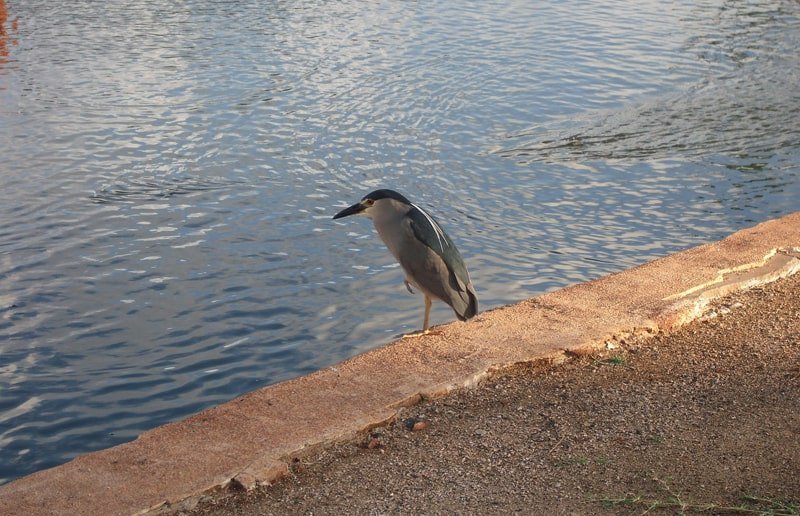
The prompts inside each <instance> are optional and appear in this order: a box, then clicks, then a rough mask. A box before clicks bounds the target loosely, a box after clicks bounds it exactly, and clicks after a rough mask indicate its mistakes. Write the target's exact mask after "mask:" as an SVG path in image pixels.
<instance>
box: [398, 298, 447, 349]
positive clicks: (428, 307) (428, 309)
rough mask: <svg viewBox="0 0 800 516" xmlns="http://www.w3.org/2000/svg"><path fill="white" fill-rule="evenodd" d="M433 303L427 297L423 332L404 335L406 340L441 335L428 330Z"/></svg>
mask: <svg viewBox="0 0 800 516" xmlns="http://www.w3.org/2000/svg"><path fill="white" fill-rule="evenodd" d="M432 304H433V301H432V300H431V298H429V297H428V296H425V320H424V321H422V331H415V332H414V333H408V334H406V335H403V338H404V339H409V338H412V337H424V336H425V335H441V332H439V331H431V330H429V329H428V322H429V321H430V315H431V305H432Z"/></svg>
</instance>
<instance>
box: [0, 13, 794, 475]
mask: <svg viewBox="0 0 800 516" xmlns="http://www.w3.org/2000/svg"><path fill="white" fill-rule="evenodd" d="M798 15H800V4H798V3H797V2H796V1H777V0H774V1H769V0H753V1H746V2H745V1H702V0H698V1H683V2H676V3H669V4H664V3H663V2H660V1H658V2H657V1H641V2H628V1H622V0H611V1H604V2H599V1H597V2H587V1H580V0H567V1H565V2H551V3H539V2H513V1H510V2H453V1H434V2H420V3H413V2H389V1H383V2H381V1H378V2H358V1H345V2H324V1H299V2H281V1H273V2H263V1H249V2H247V1H229V0H226V1H219V2H214V1H208V0H203V1H192V0H189V1H183V2H156V1H154V0H150V1H148V0H126V1H125V2H121V1H116V0H112V1H109V2H87V1H83V2H51V1H45V0H24V1H22V0H18V1H12V0H0V27H2V30H1V31H0V172H1V174H0V185H2V188H0V411H1V412H0V482H2V481H7V480H9V479H11V478H14V477H17V476H19V475H23V474H26V473H30V472H32V471H35V470H38V469H41V468H44V467H48V466H52V465H55V464H58V463H61V462H64V461H66V460H68V459H70V458H72V457H74V456H75V455H76V454H80V453H84V452H87V451H91V450H96V449H100V448H103V447H107V446H110V445H113V444H116V443H120V442H123V441H126V440H130V439H132V438H134V437H135V436H136V435H137V434H138V433H140V432H141V431H143V430H145V429H148V428H152V427H154V426H157V425H159V424H161V423H165V422H167V421H171V420H175V419H179V418H182V417H184V416H187V415H189V414H191V413H193V412H196V411H198V410H200V409H202V408H204V407H208V406H210V405H213V404H216V403H220V402H223V401H225V400H228V399H231V398H233V397H235V396H237V395H239V394H242V393H245V392H247V391H250V390H253V389H255V388H258V387H261V386H264V385H268V384H270V383H274V382H276V381H279V380H283V379H287V378H290V377H293V376H296V375H299V374H303V373H307V372H309V371H312V370H314V369H317V368H320V367H324V366H326V365H329V364H332V363H334V362H336V361H339V360H341V359H343V358H344V357H347V356H350V355H353V354H355V353H358V352H361V351H364V350H366V349H369V348H371V347H374V346H377V345H379V344H381V343H384V342H387V341H389V340H390V339H392V338H393V337H394V336H397V335H398V334H400V333H403V332H407V331H411V330H414V329H416V328H418V327H419V326H420V324H421V318H422V302H421V298H419V297H415V296H411V295H408V294H407V293H406V291H405V288H404V287H403V284H402V274H401V272H400V271H399V270H398V268H397V267H396V266H395V265H394V264H393V262H392V259H391V258H390V256H389V254H388V252H386V250H385V249H384V248H383V246H382V244H381V243H380V242H379V241H378V239H377V238H376V237H375V235H374V234H373V231H372V228H371V225H370V224H369V222H368V221H365V220H353V219H345V220H344V221H342V223H339V221H337V222H333V221H332V220H330V217H331V215H332V214H333V213H335V212H336V211H337V209H338V208H339V207H341V206H343V205H345V204H349V203H352V202H354V201H356V200H357V199H359V198H360V197H361V196H362V195H363V194H365V193H366V192H368V191H369V190H370V189H373V188H376V187H379V186H381V187H393V188H396V189H398V190H400V191H402V192H404V193H406V194H407V195H408V196H409V197H411V198H412V199H414V200H415V201H416V202H417V203H418V204H421V205H423V206H426V207H428V208H429V209H430V210H431V211H432V212H434V213H435V214H436V215H437V216H438V217H439V218H440V220H441V221H442V222H443V223H444V225H445V226H446V227H447V228H448V230H449V232H450V233H451V235H452V236H453V238H454V239H455V241H456V242H457V243H458V244H459V247H460V248H461V250H462V254H463V255H464V256H465V258H466V260H467V263H468V264H469V266H470V269H471V272H472V278H473V281H474V283H475V285H476V288H477V290H478V294H479V296H480V300H481V304H482V307H483V308H491V307H496V306H499V305H502V304H506V303H511V302H514V301H516V300H519V299H523V298H525V297H528V296H532V295H536V294H539V293H542V292H544V291H547V290H551V289H555V288H558V287H562V286H565V285H569V284H572V283H576V282H579V281H584V280H587V279H591V278H596V277H598V276H600V275H603V274H606V273H608V272H612V271H618V270H621V269H624V268H626V267H629V266H632V265H635V264H640V263H643V262H645V261H647V260H650V259H652V258H654V257H657V256H662V255H664V254H666V253H668V252H671V251H674V250H678V249H683V248H686V247H689V246H692V245H695V244H698V243H702V242H708V241H711V240H714V239H717V238H720V237H722V236H724V235H726V234H728V233H729V232H732V231H734V230H736V229H738V228H742V227H746V226H749V225H752V224H753V223H755V222H758V221H761V220H765V219H768V218H772V217H774V216H777V215H780V214H783V213H787V212H790V211H793V210H796V209H798V201H797V199H799V198H800V174H799V173H798V170H799V169H800V167H798V163H799V162H800V88H798V84H800V66H798V65H800V51H799V49H800V44H799V43H800V21H798ZM451 319H453V315H452V312H451V311H450V310H449V309H446V308H444V307H442V306H438V307H437V308H436V309H435V310H434V313H433V321H434V322H444V321H448V320H451Z"/></svg>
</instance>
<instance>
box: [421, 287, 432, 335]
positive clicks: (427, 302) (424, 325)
mask: <svg viewBox="0 0 800 516" xmlns="http://www.w3.org/2000/svg"><path fill="white" fill-rule="evenodd" d="M431 304H432V302H431V298H429V297H428V296H427V295H426V296H425V319H423V321H422V332H423V333H425V332H427V331H428V320H429V319H430V316H431Z"/></svg>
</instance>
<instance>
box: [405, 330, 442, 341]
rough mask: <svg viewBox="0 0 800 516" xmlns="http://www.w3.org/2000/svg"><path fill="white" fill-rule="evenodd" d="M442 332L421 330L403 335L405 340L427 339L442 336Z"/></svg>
mask: <svg viewBox="0 0 800 516" xmlns="http://www.w3.org/2000/svg"><path fill="white" fill-rule="evenodd" d="M441 334H442V332H441V331H439V330H420V331H412V332H411V333H406V334H405V335H403V337H402V338H404V339H416V338H417V337H426V336H428V335H441Z"/></svg>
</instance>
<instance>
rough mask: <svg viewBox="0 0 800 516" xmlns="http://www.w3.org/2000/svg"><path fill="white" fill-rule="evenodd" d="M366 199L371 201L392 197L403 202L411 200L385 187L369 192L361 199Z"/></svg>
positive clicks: (407, 202)
mask: <svg viewBox="0 0 800 516" xmlns="http://www.w3.org/2000/svg"><path fill="white" fill-rule="evenodd" d="M367 199H371V200H373V201H377V200H378V199H394V200H396V201H400V202H402V203H405V204H411V201H409V200H408V199H406V198H405V197H403V196H402V195H401V194H399V193H397V192H395V191H394V190H389V189H387V188H383V189H381V190H375V191H374V192H370V193H368V194H367V195H365V196H364V198H363V199H361V200H362V201H366V200H367Z"/></svg>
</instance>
